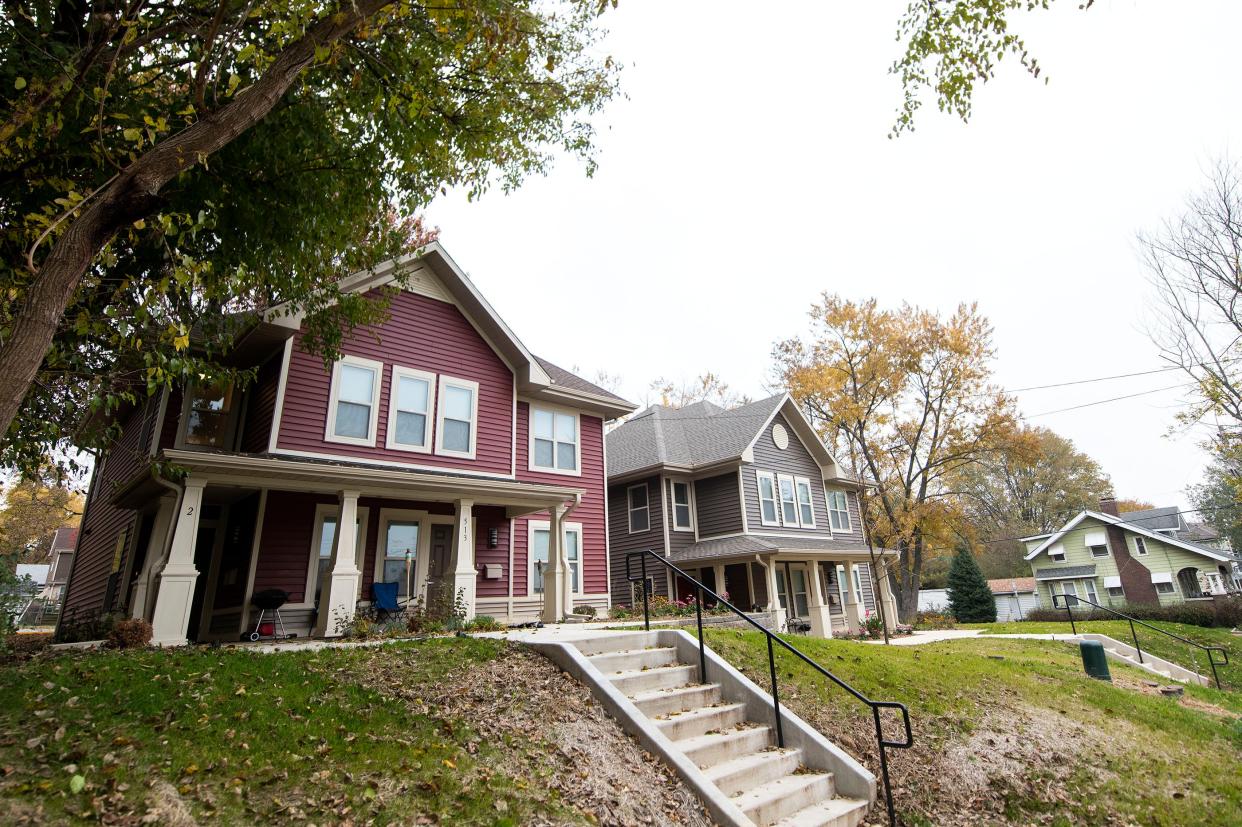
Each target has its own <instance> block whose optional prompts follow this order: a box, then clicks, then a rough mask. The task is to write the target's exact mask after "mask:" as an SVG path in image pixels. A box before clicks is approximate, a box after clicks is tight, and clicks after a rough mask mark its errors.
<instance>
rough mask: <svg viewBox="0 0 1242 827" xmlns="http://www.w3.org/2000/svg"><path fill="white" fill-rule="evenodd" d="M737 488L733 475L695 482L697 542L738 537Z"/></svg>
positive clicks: (738, 508) (734, 473) (740, 511)
mask: <svg viewBox="0 0 1242 827" xmlns="http://www.w3.org/2000/svg"><path fill="white" fill-rule="evenodd" d="M737 485H738V480H737V472H736V471H730V472H728V473H727V474H721V475H720V476H718V477H708V478H707V479H704V480H697V481H695V483H694V500H695V508H696V509H697V511H698V519H699V537H700V539H701V538H704V537H718V536H720V535H722V534H740V533H741V531H742V502H741V498H740V497H739V496H738V493H737ZM756 525H758V523H756Z"/></svg>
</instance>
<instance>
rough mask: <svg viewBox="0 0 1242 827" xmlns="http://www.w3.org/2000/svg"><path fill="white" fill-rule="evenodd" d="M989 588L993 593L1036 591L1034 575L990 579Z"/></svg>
mask: <svg viewBox="0 0 1242 827" xmlns="http://www.w3.org/2000/svg"><path fill="white" fill-rule="evenodd" d="M988 588H989V589H991V590H992V594H1013V593H1014V592H1033V591H1035V578H1034V577H1002V578H1001V579H999V580H989V581H988Z"/></svg>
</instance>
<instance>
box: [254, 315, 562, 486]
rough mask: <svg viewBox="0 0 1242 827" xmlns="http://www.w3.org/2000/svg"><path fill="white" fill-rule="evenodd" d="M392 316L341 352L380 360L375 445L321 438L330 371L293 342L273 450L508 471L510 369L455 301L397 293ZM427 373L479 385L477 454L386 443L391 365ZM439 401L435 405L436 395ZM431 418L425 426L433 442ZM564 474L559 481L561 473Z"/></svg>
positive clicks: (356, 337)
mask: <svg viewBox="0 0 1242 827" xmlns="http://www.w3.org/2000/svg"><path fill="white" fill-rule="evenodd" d="M390 311H391V317H390V318H389V319H388V321H386V322H385V323H384V324H382V325H378V326H368V327H364V328H359V329H357V330H356V331H354V333H353V334H352V335H350V336H348V337H347V338H346V339H345V341H344V342H342V345H341V352H342V353H344V354H347V355H350V356H358V357H362V358H365V359H372V360H375V361H379V362H383V363H384V372H383V377H382V379H381V382H380V402H379V406H380V407H379V417H378V423H377V428H376V430H377V434H376V440H375V447H369V446H358V445H342V444H339V443H335V442H328V441H326V440H324V431H325V429H326V426H327V418H328V401H329V395H330V392H331V384H332V372H331V370H329V369H325V368H324V364H323V360H322V359H320V358H319V357H318V356H312V355H310V354H309V353H307V352H306V351H305V350H304V349H303V347H302V333H301V332H299V333H298V335H297V337H296V338H295V339H294V343H293V352H292V355H291V358H290V362H289V376H288V381H287V385H286V388H285V397H284V404H283V408H282V412H281V418H280V435H279V440H278V442H277V448H278V449H287V450H296V451H310V452H314V453H321V454H332V455H334V456H342V457H353V458H356V459H361V460H371V461H374V460H382V461H385V462H401V463H409V464H413V465H432V466H439V467H444V468H456V469H462V470H469V471H478V472H486V473H495V474H505V475H508V474H509V473H511V472H512V470H513V467H512V454H513V387H514V386H513V373H512V371H510V370H509V368H508V367H507V366H506V365H505V363H504V362H503V361H502V360H501V359H500V357H499V356H497V355H496V353H495V352H494V351H493V350H492V349H491V346H490V345H488V344H487V342H486V341H485V340H484V339H483V338H482V337H481V336H480V335H479V334H478V332H477V331H476V330H475V329H474V327H472V326H471V324H470V323H469V322H468V321H467V320H466V317H465V316H463V315H462V313H461V311H459V310H458V309H457V308H456V307H455V306H454V305H451V304H447V303H445V302H441V301H436V300H435V299H430V298H427V297H426V296H422V295H416V294H413V293H407V292H402V293H401V294H399V295H398V296H397V297H396V298H394V299H393V301H392V305H391V308H390ZM394 365H399V366H401V367H406V368H414V369H417V370H423V371H428V372H430V373H434V374H436V375H437V376H451V377H454V378H457V379H469V380H471V381H474V382H478V383H479V400H478V402H479V412H478V422H477V433H476V446H475V458H474V459H473V460H469V459H461V458H458V457H445V456H438V455H436V454H434V453H429V454H425V453H412V452H409V451H391V450H388V449H387V448H386V447H384V445H385V439H386V436H387V428H388V400H389V392H390V389H391V380H392V368H393V366H394ZM436 403H437V406H438V405H439V404H440V400H439V398H438V393H437V400H436ZM435 425H436V422H435V416H432V417H431V423H430V426H429V430H431V431H432V433H431V440H432V445H434V444H435V433H434V431H435ZM562 479H563V478H562Z"/></svg>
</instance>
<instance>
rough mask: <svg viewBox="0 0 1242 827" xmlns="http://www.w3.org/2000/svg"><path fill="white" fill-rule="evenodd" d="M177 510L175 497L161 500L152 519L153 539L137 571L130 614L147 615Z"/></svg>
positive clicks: (137, 616)
mask: <svg viewBox="0 0 1242 827" xmlns="http://www.w3.org/2000/svg"><path fill="white" fill-rule="evenodd" d="M176 512H177V500H176V498H175V497H171V496H170V497H166V498H164V499H162V500H160V505H159V510H157V511H156V512H155V519H154V520H152V521H151V539H150V540H149V541H148V542H147V553H146V556H145V557H144V558H143V561H142V568H141V569H140V570H139V571H137V572H135V573H134V574H135V575H136V576H135V577H134V590H133V592H132V593H131V596H130V600H129V616H130V617H132V618H145V617H146V616H147V609H148V608H150V606H149V605H148V598H149V597H150V591H151V580H152V574H153V572H154V571H155V567H156V566H157V565H158V564H159V561H160V558H161V557H162V556H163V554H164V541H165V540H166V539H168V529H169V526H171V525H172V521H173V518H174V517H175V516H176Z"/></svg>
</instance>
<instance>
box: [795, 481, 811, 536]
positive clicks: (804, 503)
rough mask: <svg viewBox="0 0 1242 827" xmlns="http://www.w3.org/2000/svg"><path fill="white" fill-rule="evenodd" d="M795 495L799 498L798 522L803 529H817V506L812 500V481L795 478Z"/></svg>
mask: <svg viewBox="0 0 1242 827" xmlns="http://www.w3.org/2000/svg"><path fill="white" fill-rule="evenodd" d="M794 493H795V494H796V495H797V497H798V520H799V521H800V523H801V525H802V527H803V528H815V506H814V504H813V501H812V500H811V481H810V480H808V479H807V478H806V477H794Z"/></svg>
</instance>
